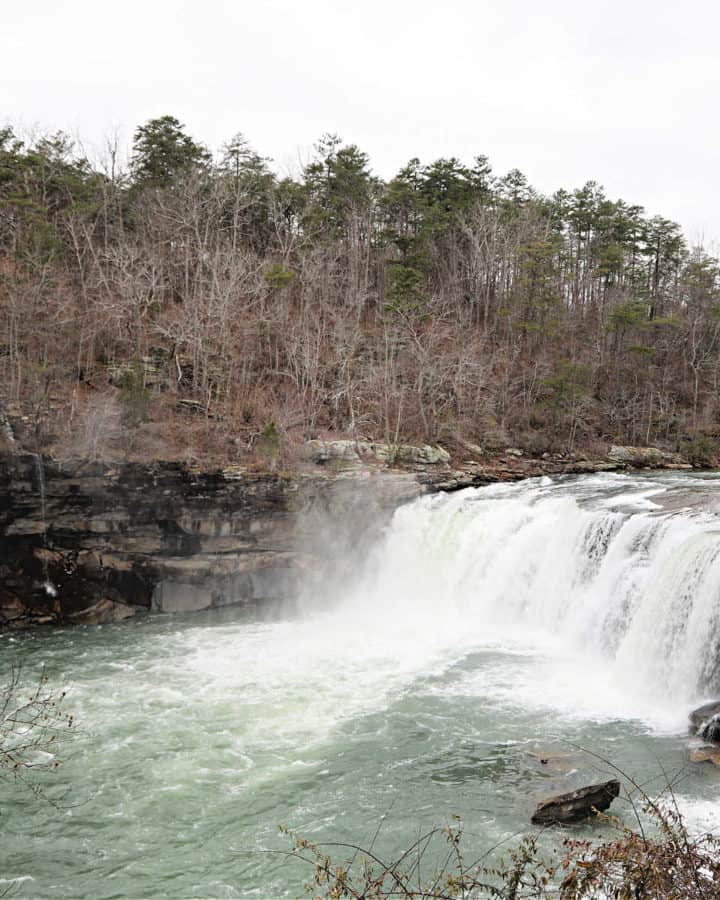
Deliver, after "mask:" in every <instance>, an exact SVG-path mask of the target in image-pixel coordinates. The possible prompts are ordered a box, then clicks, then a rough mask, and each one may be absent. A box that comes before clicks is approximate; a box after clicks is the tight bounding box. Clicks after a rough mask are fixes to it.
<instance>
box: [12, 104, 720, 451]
mask: <svg viewBox="0 0 720 900" xmlns="http://www.w3.org/2000/svg"><path fill="white" fill-rule="evenodd" d="M118 160H119V155H118V153H117V148H115V147H111V148H110V150H109V152H108V154H107V158H106V159H105V161H104V162H103V164H102V165H99V164H92V163H91V162H90V161H89V160H88V159H87V158H86V157H85V155H84V154H83V153H82V152H81V151H80V150H79V149H78V148H77V147H76V146H75V144H74V143H73V142H72V141H71V140H70V139H69V138H68V137H67V136H66V135H65V134H63V133H57V134H53V135H43V136H40V137H36V138H34V139H32V140H25V139H23V138H22V137H20V136H18V134H16V131H15V130H14V129H13V128H12V127H10V126H8V127H5V128H2V129H0V372H1V373H2V383H1V384H0V392H1V394H0V399H2V401H3V402H4V403H5V404H6V405H7V407H8V408H9V409H21V410H23V411H24V412H25V413H26V414H28V411H30V413H32V411H33V410H34V411H35V412H36V413H37V415H36V418H37V420H38V421H40V420H42V422H43V428H45V429H46V430H47V431H48V432H49V433H52V434H54V436H55V438H56V439H60V438H63V435H64V439H65V440H66V441H67V440H68V438H69V436H75V437H76V438H77V437H78V436H82V438H83V442H84V443H83V447H82V449H83V452H87V453H90V454H91V455H93V454H100V455H101V454H102V452H103V447H104V445H105V444H106V443H107V442H108V441H110V442H112V438H113V435H115V436H116V437H117V435H119V434H122V433H125V434H127V426H131V427H130V431H131V432H133V434H136V435H138V436H139V437H138V438H137V440H139V441H140V443H142V434H143V433H146V434H150V433H151V432H152V428H151V427H150V426H149V425H148V420H153V421H154V422H155V424H156V426H157V427H156V428H155V431H154V432H153V433H154V434H155V438H156V439H157V440H161V439H162V440H165V441H166V442H167V440H168V439H169V436H170V435H172V440H173V441H174V442H175V443H176V444H177V445H178V452H181V450H182V444H183V440H186V439H187V435H188V434H190V433H193V434H194V433H195V432H193V431H192V429H193V428H195V429H197V428H198V427H200V426H199V425H198V424H197V422H202V429H204V431H203V434H204V435H205V440H206V442H207V443H206V447H207V448H209V447H211V446H212V447H213V448H215V449H216V450H217V452H218V453H220V455H225V456H227V457H228V458H229V457H236V456H237V457H239V458H241V457H244V456H247V455H248V454H252V453H253V452H257V448H258V447H259V446H262V443H263V440H265V441H267V435H268V434H272V435H277V436H278V442H279V444H280V445H281V446H282V448H283V452H284V453H288V454H289V453H291V452H292V448H293V447H296V446H298V445H299V444H300V443H301V442H302V441H304V440H306V439H308V438H310V437H316V436H331V435H333V434H336V435H338V436H350V437H358V438H359V437H370V438H373V439H379V440H386V441H388V442H390V443H398V442H400V441H404V442H426V443H435V442H441V443H444V444H446V445H448V446H456V447H460V446H464V445H466V444H467V443H472V444H479V445H481V446H483V447H486V448H488V449H490V450H492V448H499V447H506V446H508V445H510V444H513V445H517V446H521V447H524V448H526V449H527V450H528V451H530V452H536V453H542V452H559V451H565V452H567V451H573V450H576V449H592V448H593V447H597V446H599V445H600V444H601V443H607V442H608V441H612V442H620V443H632V444H650V443H656V444H660V445H663V446H668V447H675V448H685V449H686V451H687V452H688V453H690V454H691V455H692V454H696V455H699V456H705V457H708V456H712V455H713V454H714V448H715V446H716V443H717V440H716V437H717V433H718V431H719V430H720V425H719V424H718V421H719V419H718V375H719V373H720V365H719V363H720V358H719V356H718V341H719V339H720V264H719V262H718V260H717V259H716V258H715V257H714V256H712V255H711V254H710V253H708V252H707V251H706V250H705V249H703V248H702V247H690V246H688V244H687V242H686V240H685V239H684V237H683V235H682V233H681V229H680V228H679V226H678V225H677V224H676V223H674V222H672V221H670V220H668V219H665V218H663V217H660V216H650V215H648V214H646V212H645V210H644V209H643V208H642V207H640V206H637V205H632V204H628V203H626V202H624V201H623V200H611V199H609V198H608V197H607V196H606V194H605V192H604V190H603V188H602V187H601V186H600V185H599V184H597V183H595V182H588V183H587V184H585V185H584V186H582V187H580V188H578V189H575V190H572V191H566V190H559V191H557V192H556V193H554V194H553V195H551V196H545V195H543V194H541V193H539V192H538V191H536V190H535V189H534V188H533V187H532V186H531V185H530V184H529V183H528V181H527V179H526V178H525V177H524V175H523V174H522V173H521V172H520V171H518V170H512V171H510V172H509V173H507V174H505V175H497V174H494V173H493V171H492V167H491V164H490V162H489V160H488V159H487V158H486V157H484V156H478V157H476V158H475V159H474V160H472V162H471V163H466V162H463V161H461V160H459V159H456V158H454V157H453V158H449V159H438V160H436V161H434V162H430V163H423V162H421V161H420V160H419V159H411V160H410V161H409V162H408V164H407V165H406V166H404V167H403V168H402V169H401V170H400V171H399V172H398V173H397V174H396V175H395V177H393V178H392V179H390V180H387V181H384V180H382V179H380V178H378V177H377V176H375V175H374V174H373V172H372V170H371V167H370V160H369V158H368V156H367V155H366V154H365V153H363V152H362V150H360V149H359V148H358V147H357V146H355V145H353V144H345V143H343V142H342V141H341V140H340V139H339V138H338V137H336V136H334V135H326V136H325V137H323V138H322V139H321V140H320V141H319V142H318V144H317V145H316V147H315V151H314V155H313V158H312V159H311V161H310V162H309V163H307V164H306V165H304V166H303V167H302V169H301V171H300V172H299V173H298V174H297V175H295V176H289V175H288V176H282V175H280V174H278V173H277V172H276V171H274V170H273V168H272V166H271V164H270V161H269V160H267V159H265V158H263V157H261V156H260V155H259V154H258V153H257V152H256V151H255V150H254V149H253V148H252V146H251V145H250V144H249V143H248V142H247V140H246V139H245V138H244V137H243V136H242V135H236V136H235V137H234V138H232V139H231V140H230V141H229V142H228V143H227V144H226V145H225V146H224V148H223V149H222V151H221V152H220V153H219V154H215V155H213V154H211V153H210V152H209V151H208V149H207V148H206V147H204V146H203V145H202V144H201V143H199V142H197V141H196V140H195V139H194V138H193V137H191V136H190V135H189V134H188V133H187V132H186V129H185V127H184V126H183V125H182V124H181V123H180V122H179V121H178V120H177V119H175V118H174V117H172V116H163V117H160V118H157V119H151V120H150V121H148V122H147V123H146V124H144V125H142V126H140V127H138V128H137V130H136V132H135V136H134V141H133V144H132V152H131V154H130V158H129V163H128V165H127V166H122V165H120V164H119V162H118ZM30 417H31V418H32V416H30ZM193 417H194V419H193V422H195V423H196V424H188V422H189V421H190V419H191V418H193ZM124 426H125V427H124ZM58 435H59V436H60V438H58ZM148 440H149V438H148ZM71 443H72V441H71ZM148 448H149V451H148V452H151V449H152V447H151V445H150V444H148ZM76 449H77V448H76ZM198 452H199V451H198Z"/></svg>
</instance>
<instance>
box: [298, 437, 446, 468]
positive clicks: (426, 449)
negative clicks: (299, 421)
mask: <svg viewBox="0 0 720 900" xmlns="http://www.w3.org/2000/svg"><path fill="white" fill-rule="evenodd" d="M305 455H306V457H307V458H308V459H310V460H311V461H312V462H314V463H318V464H325V463H330V462H333V461H335V462H336V463H349V464H358V463H360V462H370V463H384V464H385V465H397V466H401V467H403V468H407V469H412V468H413V467H420V468H424V467H425V466H447V465H448V464H449V463H450V454H449V453H448V452H447V450H444V449H443V448H442V447H431V446H430V445H429V444H424V445H423V446H422V447H415V446H412V445H410V444H383V443H376V442H371V441H348V440H344V441H318V440H313V441H307V443H306V444H305Z"/></svg>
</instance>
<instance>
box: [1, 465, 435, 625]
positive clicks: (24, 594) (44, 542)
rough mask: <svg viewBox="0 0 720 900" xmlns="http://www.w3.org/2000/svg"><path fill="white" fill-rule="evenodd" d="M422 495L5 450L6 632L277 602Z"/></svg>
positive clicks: (397, 485) (382, 480)
mask: <svg viewBox="0 0 720 900" xmlns="http://www.w3.org/2000/svg"><path fill="white" fill-rule="evenodd" d="M421 490H422V488H421V487H420V486H419V485H418V483H417V482H416V481H415V479H413V477H412V476H409V475H408V476H402V475H396V476H390V477H388V475H382V476H373V474H372V473H365V474H363V475H359V474H353V475H352V477H337V476H335V477H330V476H328V475H325V474H320V473H318V474H314V475H305V476H293V477H290V476H283V475H274V474H252V473H247V472H244V471H242V470H239V469H234V468H229V469H224V470H221V471H218V472H212V473H208V472H198V471H194V470H192V469H189V468H187V467H185V466H182V465H180V464H170V463H162V464H160V463H158V464H153V465H137V464H123V465H120V466H114V467H111V466H106V465H102V464H97V463H92V464H88V463H80V462H77V463H66V464H63V465H60V464H57V463H54V462H51V461H48V460H44V461H41V460H40V459H39V458H38V457H35V456H32V455H29V454H23V455H14V456H6V457H4V458H3V459H2V460H0V627H6V628H7V627H10V628H19V627H27V626H29V625H33V624H43V623H71V622H85V623H96V622H106V621H114V620H117V619H121V618H125V617H127V616H130V615H134V614H135V613H136V612H137V611H139V610H147V609H157V610H164V611H169V612H179V611H189V610H198V609H206V608H210V607H220V606H226V605H229V604H233V603H242V604H265V605H272V603H273V602H277V601H279V600H283V599H285V598H289V597H291V596H293V595H294V594H295V593H296V588H297V584H298V581H299V579H300V578H301V576H302V575H303V573H307V572H310V573H312V572H313V571H315V572H316V573H317V571H318V566H319V565H320V563H321V560H323V559H326V558H327V557H328V556H331V555H332V554H333V553H336V552H337V553H338V554H339V553H340V552H341V544H342V543H343V542H345V544H348V545H349V544H350V543H352V544H353V545H354V544H357V542H358V541H359V540H360V539H361V537H362V536H367V537H368V539H369V538H370V535H371V533H372V532H373V530H374V529H377V528H378V527H379V526H381V525H382V524H383V523H384V521H386V520H387V516H388V515H389V514H390V513H391V511H392V509H393V508H395V507H396V506H397V505H398V503H401V502H403V501H404V500H407V499H409V498H411V497H413V496H416V495H417V494H418V493H419V492H420V491H421ZM328 523H331V528H330V529H329V528H328V527H327V526H328ZM330 535H332V537H330ZM330 540H332V541H333V546H332V547H330V548H328V546H327V543H328V541H330Z"/></svg>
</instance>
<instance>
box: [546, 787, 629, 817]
mask: <svg viewBox="0 0 720 900" xmlns="http://www.w3.org/2000/svg"><path fill="white" fill-rule="evenodd" d="M619 794H620V782H619V781H617V780H615V779H612V780H611V781H604V782H602V783H601V784H591V785H588V786H587V787H583V788H579V789H578V790H576V791H570V792H569V793H567V794H558V795H557V796H555V797H548V799H547V800H543V801H541V802H540V803H538V805H537V808H536V809H535V812H534V813H533V815H532V818H531V819H530V821H531V822H532V823H533V825H564V824H569V823H571V822H580V821H582V820H583V819H587V818H588V817H589V816H592V815H594V813H595V811H597V812H604V811H605V810H606V809H608V807H609V806H610V804H611V803H612V802H613V800H614V799H615V798H616V797H617V796H618V795H619Z"/></svg>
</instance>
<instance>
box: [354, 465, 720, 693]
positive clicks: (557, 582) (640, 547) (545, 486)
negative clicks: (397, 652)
mask: <svg viewBox="0 0 720 900" xmlns="http://www.w3.org/2000/svg"><path fill="white" fill-rule="evenodd" d="M665 479H666V480H665V481H663V477H662V476H659V477H658V478H655V479H646V478H630V477H627V476H618V475H603V476H597V477H593V478H585V479H576V480H562V479H561V480H560V481H557V482H551V481H550V479H542V480H534V481H531V482H527V483H524V484H521V485H494V486H491V487H488V488H482V489H470V490H467V491H462V492H460V493H457V494H451V495H438V496H434V497H425V498H422V499H420V500H418V501H416V502H414V503H412V504H409V505H408V506H406V507H403V508H401V509H400V510H398V511H397V513H396V514H395V516H394V519H393V521H392V523H391V526H390V527H389V529H388V531H387V533H386V535H385V538H384V540H383V542H382V544H381V545H380V546H378V547H377V548H376V550H375V553H374V554H373V557H372V559H371V560H370V562H369V564H368V566H367V567H366V571H365V572H364V574H363V575H362V577H361V578H360V579H359V580H358V582H357V584H356V585H355V586H354V589H353V590H351V591H350V598H349V600H348V601H347V604H346V607H345V612H346V614H347V612H348V610H352V609H353V608H354V609H355V611H356V614H357V618H358V619H359V618H360V617H362V616H364V617H370V619H371V620H372V621H375V622H380V621H382V622H383V623H384V624H383V625H382V626H381V625H379V624H378V625H377V626H376V627H377V628H378V630H379V629H381V628H382V629H383V630H385V629H387V628H390V629H391V630H392V629H393V628H394V629H396V636H397V640H398V642H403V643H407V642H408V641H410V642H412V641H414V640H418V641H419V640H422V641H423V642H424V643H425V644H427V642H428V641H430V642H431V643H433V644H434V645H435V646H445V647H447V648H450V647H452V648H454V650H456V651H461V650H462V648H463V647H465V648H471V647H473V646H478V645H480V644H487V643H488V642H489V641H490V642H492V641H493V640H496V641H498V642H499V643H500V644H502V645H503V646H509V645H510V644H512V643H513V642H515V643H516V644H517V645H518V646H533V647H535V648H537V647H540V648H542V652H543V653H545V654H546V656H547V657H548V659H550V660H559V659H563V660H568V659H574V661H575V668H574V669H573V668H570V669H566V670H565V678H566V681H567V679H568V678H569V680H570V682H571V681H572V680H573V679H576V681H577V689H578V692H579V691H580V690H592V691H594V692H596V693H597V692H602V691H606V690H607V691H610V690H613V691H615V693H616V695H617V696H619V697H623V696H625V697H627V698H631V697H635V698H640V697H643V698H645V699H647V700H650V701H652V702H654V703H656V704H665V705H666V706H669V705H672V706H674V707H675V708H679V709H681V708H684V707H683V704H687V703H689V702H692V700H693V699H695V698H698V697H702V696H707V695H709V694H712V693H713V692H717V691H719V690H720V519H718V517H717V515H716V514H715V513H713V512H711V511H708V509H707V507H708V505H710V506H711V505H712V504H711V503H710V504H708V503H704V502H702V498H703V496H704V495H702V494H697V492H695V493H693V490H694V486H693V485H694V484H695V485H697V486H698V488H699V487H702V486H703V484H704V485H705V487H704V488H703V489H704V490H705V494H706V495H707V496H708V497H709V498H710V499H711V500H712V490H711V489H710V490H708V486H707V485H708V483H707V481H706V482H704V483H700V482H695V483H693V481H692V479H691V478H688V477H687V476H680V477H677V476H675V481H673V476H665ZM689 485H690V486H689ZM683 492H684V493H683ZM369 640H370V642H372V640H374V638H372V637H370V638H369ZM568 672H570V673H574V674H571V675H568V674H567V673H568ZM548 673H549V674H548V677H554V674H553V673H554V670H552V669H550V668H549V669H548ZM588 673H592V677H589V675H588ZM589 681H592V682H593V684H592V686H591V687H588V682H589ZM526 687H527V688H528V689H531V688H532V686H526ZM536 687H538V686H536ZM565 689H566V690H572V684H566V685H565ZM538 690H539V687H538Z"/></svg>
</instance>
